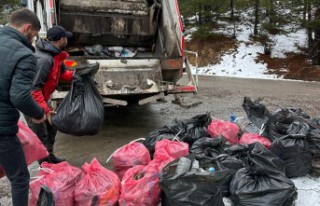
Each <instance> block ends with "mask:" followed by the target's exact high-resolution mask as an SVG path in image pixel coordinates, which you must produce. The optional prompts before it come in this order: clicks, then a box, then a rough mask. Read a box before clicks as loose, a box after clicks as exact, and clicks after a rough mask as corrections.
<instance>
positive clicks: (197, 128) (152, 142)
mask: <svg viewBox="0 0 320 206" xmlns="http://www.w3.org/2000/svg"><path fill="white" fill-rule="evenodd" d="M210 122H211V117H210V114H209V113H207V114H204V115H197V116H195V117H193V118H191V119H188V120H184V121H180V120H178V119H176V120H174V121H173V123H171V124H168V125H166V126H164V127H162V128H160V129H158V130H155V131H152V132H151V133H149V134H148V135H147V137H146V140H145V141H144V142H143V144H144V145H145V146H146V147H147V148H148V150H149V152H150V154H151V156H153V153H154V150H155V146H156V143H157V142H158V141H161V140H163V139H169V140H173V139H174V138H175V137H176V138H178V139H180V140H182V141H184V142H187V143H189V144H190V146H191V145H192V143H193V142H194V141H195V140H197V139H200V138H201V137H208V136H209V134H208V132H207V126H208V125H209V124H210Z"/></svg>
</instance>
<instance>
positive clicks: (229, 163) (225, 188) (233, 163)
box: [216, 154, 244, 197]
mask: <svg viewBox="0 0 320 206" xmlns="http://www.w3.org/2000/svg"><path fill="white" fill-rule="evenodd" d="M216 159H217V160H218V162H220V163H221V165H222V166H223V167H224V168H226V169H228V175H227V176H226V182H225V184H223V185H222V186H221V192H222V195H223V196H224V197H226V196H230V193H229V186H230V182H231V180H232V179H233V177H234V175H235V174H236V173H237V171H238V170H239V169H241V168H243V167H244V163H243V161H241V160H239V159H237V158H235V157H232V156H229V155H227V154H221V155H219V156H218V157H216Z"/></svg>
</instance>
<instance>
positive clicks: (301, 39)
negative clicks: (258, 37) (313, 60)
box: [271, 29, 307, 58]
mask: <svg viewBox="0 0 320 206" xmlns="http://www.w3.org/2000/svg"><path fill="white" fill-rule="evenodd" d="M271 39H272V41H273V42H275V45H274V46H273V47H272V51H271V57H273V58H285V57H286V55H285V53H288V52H295V53H298V52H299V47H300V48H301V47H305V46H306V44H307V35H306V31H305V30H302V29H300V30H297V31H293V32H290V33H288V34H286V35H285V34H280V35H273V36H272V37H271Z"/></svg>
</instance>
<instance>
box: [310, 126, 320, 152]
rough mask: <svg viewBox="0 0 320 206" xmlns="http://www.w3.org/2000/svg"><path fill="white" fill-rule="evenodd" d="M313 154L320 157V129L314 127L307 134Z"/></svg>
mask: <svg viewBox="0 0 320 206" xmlns="http://www.w3.org/2000/svg"><path fill="white" fill-rule="evenodd" d="M307 141H308V143H309V146H310V151H311V154H312V155H313V157H314V158H320V129H312V130H310V131H309V133H308V135H307Z"/></svg>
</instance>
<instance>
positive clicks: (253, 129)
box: [230, 115, 260, 134]
mask: <svg viewBox="0 0 320 206" xmlns="http://www.w3.org/2000/svg"><path fill="white" fill-rule="evenodd" d="M230 119H231V120H233V122H234V123H236V125H238V127H239V129H240V131H241V132H242V133H245V132H248V133H254V134H260V129H259V128H258V127H257V126H256V125H254V124H253V123H252V122H251V121H250V120H249V119H248V118H246V117H237V116H235V115H231V116H230Z"/></svg>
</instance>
